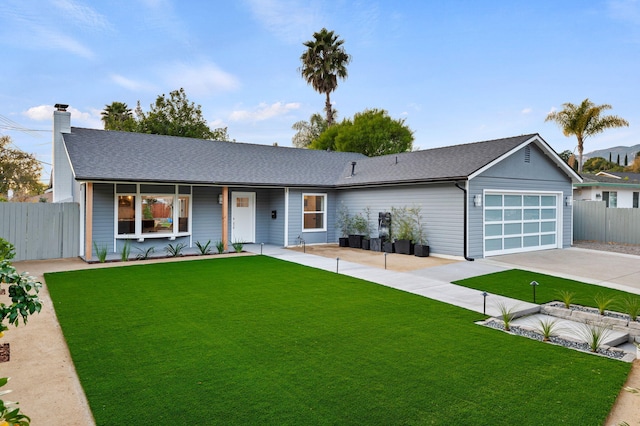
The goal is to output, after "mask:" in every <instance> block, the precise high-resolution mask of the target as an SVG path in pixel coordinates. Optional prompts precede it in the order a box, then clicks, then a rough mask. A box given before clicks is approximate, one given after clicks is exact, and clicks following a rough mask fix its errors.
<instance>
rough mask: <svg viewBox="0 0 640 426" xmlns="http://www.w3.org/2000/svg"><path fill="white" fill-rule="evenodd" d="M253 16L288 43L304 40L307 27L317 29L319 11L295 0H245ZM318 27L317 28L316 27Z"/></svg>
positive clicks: (307, 31) (307, 30) (308, 32)
mask: <svg viewBox="0 0 640 426" xmlns="http://www.w3.org/2000/svg"><path fill="white" fill-rule="evenodd" d="M245 4H247V6H248V7H249V9H250V11H251V13H252V14H253V17H254V18H255V19H256V20H257V21H259V22H260V23H261V24H262V25H263V26H264V27H265V28H266V29H267V30H268V31H270V32H272V33H273V34H275V35H276V36H277V37H279V38H281V39H282V40H284V41H286V42H288V43H297V42H299V41H300V40H306V39H307V38H308V37H309V35H310V31H309V29H313V30H314V31H317V30H319V29H320V28H319V26H320V24H319V22H321V21H322V17H321V14H320V11H319V10H318V9H317V8H314V7H313V6H310V5H302V4H301V2H299V1H295V0H246V1H245ZM316 27H318V28H316Z"/></svg>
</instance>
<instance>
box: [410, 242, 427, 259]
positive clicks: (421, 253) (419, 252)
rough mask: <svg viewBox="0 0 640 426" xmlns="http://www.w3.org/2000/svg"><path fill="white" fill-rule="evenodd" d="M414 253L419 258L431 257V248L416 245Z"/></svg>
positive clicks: (424, 245)
mask: <svg viewBox="0 0 640 426" xmlns="http://www.w3.org/2000/svg"><path fill="white" fill-rule="evenodd" d="M413 251H414V254H415V255H416V256H418V257H429V246H428V245H426V244H416V245H415V246H414V250H413Z"/></svg>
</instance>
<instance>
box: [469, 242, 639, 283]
mask: <svg viewBox="0 0 640 426" xmlns="http://www.w3.org/2000/svg"><path fill="white" fill-rule="evenodd" d="M479 262H482V263H488V264H494V265H496V266H498V265H499V266H504V267H510V268H518V269H526V270H529V271H534V272H541V273H544V274H549V275H555V276H559V277H563V278H570V279H574V280H578V281H582V282H586V283H590V284H598V285H602V286H604V287H611V288H616V289H619V290H625V291H629V292H632V293H637V294H640V256H634V255H630V254H621V253H612V252H605V251H598V250H587V249H580V248H569V249H562V250H543V251H536V252H530V253H518V254H508V255H503V256H494V257H489V258H486V259H481V260H479Z"/></svg>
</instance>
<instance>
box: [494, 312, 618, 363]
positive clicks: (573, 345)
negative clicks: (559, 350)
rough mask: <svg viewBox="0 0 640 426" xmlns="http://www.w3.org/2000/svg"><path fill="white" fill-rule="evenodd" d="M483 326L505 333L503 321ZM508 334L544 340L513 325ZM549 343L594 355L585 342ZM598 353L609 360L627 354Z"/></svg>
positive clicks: (600, 350) (613, 350) (558, 340)
mask: <svg viewBox="0 0 640 426" xmlns="http://www.w3.org/2000/svg"><path fill="white" fill-rule="evenodd" d="M483 325H484V326H486V327H491V328H495V329H496V330H502V331H505V329H504V323H503V322H502V321H495V320H489V321H487V322H485V323H484V324H483ZM507 333H511V334H515V335H517V336H523V337H528V338H529V339H533V340H538V341H542V340H543V336H542V334H540V333H538V332H536V331H533V330H530V329H528V328H524V327H519V326H517V325H512V326H511V327H509V331H507ZM549 342H550V343H553V344H556V345H559V346H564V347H565V348H570V349H575V350H578V351H582V352H589V353H593V352H591V349H589V345H588V344H587V343H585V342H577V341H575V340H569V339H563V338H561V337H557V336H551V337H550V338H549ZM596 353H597V354H598V355H602V356H606V357H607V358H613V359H622V358H624V356H625V352H624V351H623V350H621V349H616V348H608V349H607V348H598V350H597V351H596Z"/></svg>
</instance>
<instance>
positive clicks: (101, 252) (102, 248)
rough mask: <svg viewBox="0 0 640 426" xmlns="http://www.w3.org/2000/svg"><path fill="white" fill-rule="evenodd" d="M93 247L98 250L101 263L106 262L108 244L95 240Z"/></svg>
mask: <svg viewBox="0 0 640 426" xmlns="http://www.w3.org/2000/svg"><path fill="white" fill-rule="evenodd" d="M93 248H94V249H95V251H96V256H98V261H99V262H100V263H104V262H105V261H106V260H107V246H100V247H98V244H97V243H96V242H95V241H94V242H93Z"/></svg>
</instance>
